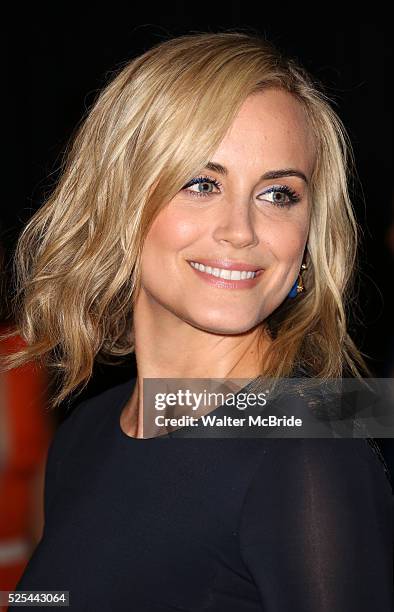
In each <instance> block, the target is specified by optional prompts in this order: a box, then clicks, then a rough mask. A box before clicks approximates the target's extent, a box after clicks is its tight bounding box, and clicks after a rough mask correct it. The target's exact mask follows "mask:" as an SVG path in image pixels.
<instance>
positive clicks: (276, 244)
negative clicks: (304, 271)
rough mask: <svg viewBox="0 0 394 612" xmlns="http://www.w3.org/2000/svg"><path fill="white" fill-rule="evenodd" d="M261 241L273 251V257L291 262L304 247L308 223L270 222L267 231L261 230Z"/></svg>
mask: <svg viewBox="0 0 394 612" xmlns="http://www.w3.org/2000/svg"><path fill="white" fill-rule="evenodd" d="M262 235H263V241H264V242H265V244H266V245H267V246H268V247H269V249H270V251H271V253H273V255H274V257H275V259H277V260H278V261H282V262H292V261H294V259H295V258H297V257H298V256H299V254H300V251H302V250H303V249H304V247H305V243H306V240H307V237H308V223H307V222H303V223H299V222H297V223H294V222H291V223H290V222H289V223H278V224H274V223H273V224H271V225H270V229H269V231H268V232H267V231H266V229H265V231H264V230H263V232H262Z"/></svg>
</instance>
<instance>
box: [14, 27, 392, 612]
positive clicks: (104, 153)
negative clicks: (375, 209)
mask: <svg viewBox="0 0 394 612" xmlns="http://www.w3.org/2000/svg"><path fill="white" fill-rule="evenodd" d="M351 169H352V155H351V146H350V143H349V140H348V136H347V134H346V131H345V128H344V127H343V125H342V124H341V121H340V119H339V118H338V116H337V115H336V113H335V111H334V110H333V109H332V107H331V105H330V103H329V100H328V98H327V97H326V96H325V94H324V93H323V91H322V89H321V88H320V87H319V86H318V85H317V84H316V83H315V82H314V81H313V79H312V78H311V77H310V76H309V75H308V74H307V73H306V72H305V71H304V70H303V69H302V68H301V67H300V66H298V65H297V64H296V63H295V62H294V61H293V60H291V59H287V58H284V57H283V56H282V55H281V54H280V52H279V51H277V50H276V49H275V48H274V47H273V46H272V45H271V44H270V43H269V42H268V41H266V40H264V39H262V38H260V37H259V36H257V35H255V34H248V33H245V32H233V31H227V32H219V33H190V34H188V35H185V36H181V37H178V38H175V39H170V40H166V41H164V42H161V43H159V44H158V45H156V46H154V47H153V48H151V49H149V50H148V51H146V52H145V53H144V54H143V55H141V56H139V57H136V58H135V59H133V60H132V61H130V62H128V63H127V64H125V65H123V66H122V67H121V68H120V70H119V71H118V73H117V74H116V75H114V76H113V78H112V79H111V81H110V82H109V83H108V84H107V86H106V87H105V88H104V89H103V91H102V92H101V94H100V95H99V96H98V98H97V100H96V102H95V103H94V105H93V107H92V108H91V109H90V111H89V112H88V114H87V116H86V117H85V118H84V121H83V122H82V123H81V125H80V127H79V129H78V131H77V133H76V135H75V138H74V139H73V141H72V143H71V146H70V148H69V150H68V152H67V156H66V157H65V163H64V168H63V172H62V176H61V178H60V181H59V183H58V185H57V187H56V189H55V190H54V192H53V194H52V195H51V196H50V197H49V199H48V201H47V202H46V203H45V204H44V206H43V207H42V208H41V209H40V210H39V211H38V212H37V213H36V214H35V215H34V216H33V218H32V220H31V221H30V223H29V224H28V226H27V227H26V229H25V230H24V232H23V234H22V236H21V237H20V240H19V243H18V248H17V253H16V260H15V262H16V269H17V272H18V279H19V281H18V282H19V291H18V300H17V301H16V312H17V313H18V328H19V329H20V330H21V333H22V334H23V336H24V337H25V338H26V340H27V341H28V344H29V347H28V349H25V350H23V351H21V352H20V354H19V355H18V356H14V357H13V358H12V360H9V361H8V367H13V366H15V365H16V364H18V363H21V362H23V361H24V360H26V359H29V358H32V357H34V358H39V359H42V360H44V361H45V363H46V364H47V365H48V366H49V367H52V368H55V369H56V371H57V372H59V373H60V374H61V378H60V380H61V384H60V385H59V389H58V393H57V395H56V397H54V399H53V405H54V406H55V405H58V404H59V402H60V401H62V400H64V399H65V398H66V397H67V396H68V395H69V394H70V393H71V392H72V391H74V390H76V389H77V388H81V387H83V386H84V385H85V384H86V383H87V381H88V380H89V378H90V376H91V373H92V367H93V364H94V361H95V359H97V360H111V359H112V360H114V359H115V360H117V361H119V359H120V358H121V356H124V355H127V354H130V353H132V352H134V353H135V357H136V364H137V372H138V374H137V378H136V379H134V378H130V380H129V381H128V382H126V383H124V384H120V385H117V386H115V387H112V388H110V389H108V390H107V391H105V392H104V393H101V394H100V395H97V396H96V397H94V398H91V399H88V400H85V401H84V402H82V403H80V404H79V405H78V406H77V407H76V408H75V409H74V410H73V412H72V414H71V416H69V417H68V418H66V420H65V421H64V423H62V425H61V427H60V429H59V430H58V431H57V434H56V436H55V440H54V443H53V444H52V446H51V449H50V453H49V457H48V462H47V472H46V490H45V512H46V515H45V516H46V521H45V529H44V535H43V538H42V540H41V542H40V544H39V546H38V548H37V550H36V551H35V553H34V555H33V557H32V558H31V560H30V563H29V565H28V567H27V569H26V571H25V574H24V576H23V577H22V579H21V581H20V583H19V585H18V590H43V591H45V590H65V591H68V592H69V596H70V604H71V606H72V609H73V610H103V611H104V610H106V611H107V610H135V611H138V612H142V611H147V612H148V611H149V612H155V611H159V610H160V611H164V610H168V611H169V610H209V611H212V612H213V611H215V612H219V611H225V612H242V611H245V612H246V610H248V611H252V610H253V611H263V610H264V612H285V611H286V612H289V610H291V611H292V612H301V611H302V612H316V611H318V610H319V611H325V612H328V611H330V612H333V611H334V610H335V611H336V612H339V611H345V610H346V612H351V611H354V612H356V611H357V612H366V611H367V610H368V612H370V611H371V610H372V609H374V610H379V611H380V612H388V611H389V610H392V605H393V599H392V598H393V592H392V542H393V531H392V529H393V528H392V491H391V487H390V483H389V480H388V478H387V476H386V474H385V471H384V469H383V467H384V466H383V465H382V463H381V462H380V461H379V457H378V456H377V454H375V453H374V452H373V449H372V448H371V446H370V445H369V444H367V441H366V440H365V439H328V438H322V439H306V438H297V439H285V438H283V439H258V438H250V439H237V438H231V439H228V438H227V439H223V438H220V437H218V438H211V439H195V438H194V439H192V438H188V439H181V438H182V436H175V435H170V434H167V435H164V436H162V435H161V436H153V437H147V436H146V435H144V428H143V416H144V415H143V401H142V400H143V394H142V391H143V380H144V379H146V378H182V379H204V378H210V379H214V378H219V379H221V378H223V379H234V378H247V379H252V381H253V379H254V378H255V377H259V376H261V375H264V376H269V377H272V378H273V379H279V377H287V376H294V373H297V372H307V375H308V376H312V377H319V378H322V379H329V378H331V377H334V378H335V377H341V376H342V375H344V374H345V373H346V374H347V375H349V374H350V375H351V376H356V377H361V376H362V375H363V374H366V373H368V372H367V368H366V366H365V364H364V361H363V357H362V355H361V354H360V352H359V350H358V349H357V347H356V346H355V344H354V342H353V340H352V339H351V338H350V336H349V334H348V331H347V318H346V313H347V306H348V304H349V302H350V299H351V295H352V294H351V287H352V273H353V272H354V270H355V269H356V268H355V256H356V247H357V236H358V227H357V224H356V222H355V219H354V215H353V211H352V205H351V201H350V198H349V193H348V187H347V183H348V175H349V172H350V170H351ZM232 271H234V272H235V273H234V275H232ZM245 271H249V272H252V273H253V274H249V275H247V274H246V278H245V274H242V273H244V272H245ZM294 294H296V296H295V297H291V296H293V295H294ZM178 432H180V433H182V428H181V429H180V430H178ZM177 438H178V439H177ZM10 609H12V606H11V607H10Z"/></svg>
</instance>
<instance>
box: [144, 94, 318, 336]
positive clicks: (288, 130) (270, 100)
mask: <svg viewBox="0 0 394 612" xmlns="http://www.w3.org/2000/svg"><path fill="white" fill-rule="evenodd" d="M211 164H214V165H211ZM313 166H314V142H313V137H312V134H311V131H310V128H309V126H308V121H307V118H306V115H305V113H304V110H303V108H302V106H301V105H300V103H299V102H298V101H297V100H296V99H295V98H294V97H293V96H292V95H291V94H289V93H287V92H285V91H282V90H279V89H269V90H266V91H264V92H262V93H258V94H254V95H253V96H250V97H249V98H247V100H246V101H245V102H244V104H243V105H242V107H241V109H240V111H239V113H238V115H237V116H236V118H235V120H234V122H233V123H232V125H231V127H230V129H229V130H228V132H227V134H226V136H225V137H224V139H223V140H222V142H221V144H220V146H219V147H218V149H217V150H216V152H215V154H214V156H213V157H212V160H210V164H208V167H206V168H202V169H201V172H200V173H199V174H197V175H196V176H195V177H191V178H190V181H188V182H187V184H186V185H185V186H184V187H183V189H181V190H180V191H179V192H178V193H177V194H176V196H175V197H174V198H173V199H172V200H171V201H170V202H168V203H167V205H166V206H165V207H164V208H163V209H162V210H161V211H160V213H159V215H158V216H157V217H156V219H155V221H154V222H153V224H152V226H151V228H150V230H149V233H148V235H147V237H146V240H145V243H144V248H143V252H142V260H141V266H142V268H141V271H142V276H141V290H142V291H143V292H144V293H145V297H147V299H148V302H149V303H150V304H151V305H152V306H153V307H154V308H156V309H157V313H159V314H160V313H162V314H163V315H164V314H165V315H170V316H174V317H176V318H177V319H178V320H179V321H183V322H185V323H187V324H189V325H192V326H194V327H197V328H200V329H203V330H205V331H210V332H214V333H221V334H239V333H243V332H247V331H249V330H251V329H252V328H254V327H255V326H256V325H258V324H259V323H261V322H262V321H264V319H266V317H267V316H268V315H270V314H271V313H272V312H273V311H274V310H275V309H276V308H277V307H278V306H279V305H280V304H281V303H282V302H283V300H284V299H285V298H286V296H287V294H288V292H289V291H290V289H291V287H292V285H293V283H294V281H295V280H296V278H297V275H298V273H299V270H300V267H301V263H302V260H303V254H304V249H305V246H306V241H307V238H308V231H309V221H310V193H309V187H308V181H309V179H310V176H311V174H312V171H313ZM289 169H291V172H290V171H289V173H283V172H282V174H283V176H280V177H278V176H273V172H276V171H278V170H280V171H284V170H285V171H287V170H289ZM294 171H296V173H295V174H294ZM269 173H271V175H270V174H269ZM303 176H304V177H305V179H306V180H304V178H303ZM191 262H194V263H193V264H192V263H191ZM195 264H199V265H198V266H196V265H195ZM201 264H202V265H203V266H205V267H202V266H201ZM196 268H199V269H196ZM245 270H249V271H252V272H253V271H257V274H256V275H255V276H254V278H244V277H245ZM237 271H238V273H237ZM248 276H250V274H249V275H248Z"/></svg>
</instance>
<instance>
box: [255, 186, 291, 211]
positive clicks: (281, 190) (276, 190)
mask: <svg viewBox="0 0 394 612" xmlns="http://www.w3.org/2000/svg"><path fill="white" fill-rule="evenodd" d="M270 193H272V196H273V199H272V200H268V201H269V202H271V203H272V204H274V206H279V207H281V208H283V207H287V208H289V207H290V206H292V205H293V204H296V203H297V202H299V201H300V200H301V197H300V196H299V195H298V193H297V192H296V191H294V190H293V189H291V188H290V187H289V186H288V185H274V186H273V187H270V188H269V189H268V190H267V191H265V192H263V193H262V194H261V195H262V196H265V195H266V194H270ZM278 194H279V195H280V196H281V195H285V196H287V198H288V200H283V199H282V198H281V197H279V198H278V197H276V196H277V195H278ZM262 199H264V198H262Z"/></svg>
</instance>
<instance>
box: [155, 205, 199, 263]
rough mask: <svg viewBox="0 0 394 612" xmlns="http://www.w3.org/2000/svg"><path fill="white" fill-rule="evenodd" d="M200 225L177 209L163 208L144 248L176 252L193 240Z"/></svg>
mask: <svg viewBox="0 0 394 612" xmlns="http://www.w3.org/2000/svg"><path fill="white" fill-rule="evenodd" d="M198 235H199V225H198V223H195V222H194V221H193V219H186V218H185V215H182V214H180V213H177V212H176V211H171V210H167V209H165V210H163V211H162V212H161V213H160V214H159V215H158V216H157V217H156V219H155V221H154V222H153V224H152V227H151V228H150V230H149V232H148V235H147V237H146V240H145V244H144V250H146V252H153V251H155V252H156V253H158V252H159V251H160V252H162V254H163V255H165V254H166V253H171V254H174V253H175V252H176V251H179V250H181V249H183V248H184V247H185V246H187V245H188V244H190V243H191V242H193V241H194V240H195V239H196V237H197V236H198Z"/></svg>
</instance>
